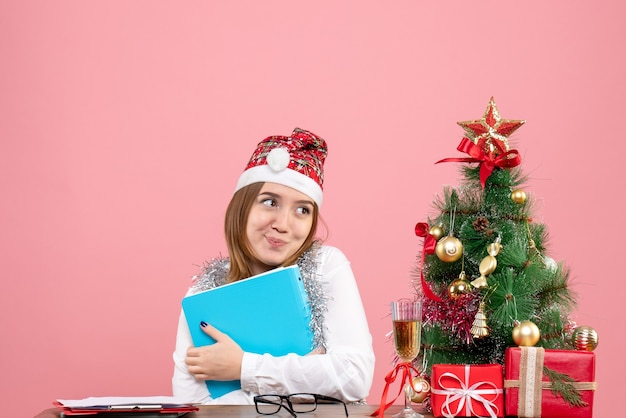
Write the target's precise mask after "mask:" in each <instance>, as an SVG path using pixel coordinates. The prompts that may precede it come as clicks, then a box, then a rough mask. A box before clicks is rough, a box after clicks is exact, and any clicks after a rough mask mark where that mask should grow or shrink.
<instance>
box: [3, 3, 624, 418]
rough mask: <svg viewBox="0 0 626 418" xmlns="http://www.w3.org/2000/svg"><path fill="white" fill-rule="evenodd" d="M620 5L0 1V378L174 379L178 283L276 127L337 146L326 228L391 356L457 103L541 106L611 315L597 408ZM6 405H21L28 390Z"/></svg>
mask: <svg viewBox="0 0 626 418" xmlns="http://www.w3.org/2000/svg"><path fill="white" fill-rule="evenodd" d="M625 12H626V6H624V4H623V2H620V1H617V0H615V1H595V2H590V1H578V0H576V1H572V0H568V1H550V2H547V1H525V2H507V1H439V2H425V1H393V2H378V1H376V2H372V1H332V2H331V1H321V2H319V1H318V2H315V3H313V2H310V3H309V2H287V1H249V2H246V1H223V2H217V1H215V2H204V1H185V2H170V1H153V0H151V1H111V0H106V1H84V0H80V1H79V0H77V1H32V0H28V1H7V0H2V1H1V2H0V57H1V60H2V62H1V65H0V141H1V145H2V150H1V151H0V192H1V194H0V196H1V197H0V271H1V272H2V289H3V290H2V291H0V326H1V329H2V337H1V338H2V343H1V344H0V370H2V379H1V383H0V385H2V390H1V391H0V397H1V398H2V405H3V415H6V416H32V415H34V414H36V413H37V412H38V411H40V410H42V409H44V408H47V407H49V406H51V402H52V401H53V400H54V399H56V398H66V399H67V398H82V397H86V396H108V395H125V396H148V395H168V394H170V393H171V392H170V390H171V389H170V377H171V374H172V361H171V353H172V351H173V348H174V336H175V331H176V323H177V319H178V313H179V306H180V305H179V304H180V299H181V297H182V296H183V294H184V292H185V290H186V288H187V286H188V285H189V278H190V277H191V276H192V275H193V274H194V273H195V272H196V271H197V265H198V264H200V263H202V262H203V261H204V260H205V259H207V258H208V257H212V256H216V255H218V254H219V253H224V252H225V245H224V243H223V239H222V217H223V213H224V209H225V206H226V202H227V200H228V199H229V197H230V195H231V193H232V190H233V188H234V185H235V181H236V178H237V176H238V175H239V174H240V172H241V171H242V169H243V166H244V165H245V163H246V162H247V159H248V158H249V156H250V154H251V152H252V150H253V148H254V146H255V145H256V143H257V142H258V141H259V140H261V139H263V138H264V137H265V136H268V135H270V134H288V133H290V132H291V130H292V129H293V128H294V127H296V126H299V127H302V128H305V129H310V130H312V131H314V132H316V133H318V134H319V135H321V136H323V137H324V138H326V139H327V140H328V142H329V145H330V156H329V158H328V160H327V165H326V167H327V169H326V176H327V177H326V178H327V184H326V188H325V199H326V200H325V204H324V207H323V209H322V214H323V217H324V219H325V220H326V222H327V224H328V226H329V231H328V239H327V242H328V243H329V244H332V245H336V246H338V247H340V248H342V249H343V250H344V252H345V253H346V254H347V255H348V256H349V258H350V259H351V261H352V265H353V268H354V271H355V273H356V276H357V280H358V282H359V285H360V289H361V291H362V297H363V300H364V303H365V306H366V309H367V314H368V318H369V321H370V327H371V331H372V333H373V335H374V340H375V350H376V354H377V365H376V374H375V383H374V386H373V388H372V391H371V394H370V397H369V398H368V401H369V403H378V402H380V395H381V392H382V388H383V377H384V375H385V374H386V372H387V371H388V370H389V369H390V368H391V360H392V347H391V345H390V343H389V342H388V341H387V339H386V337H385V334H386V333H387V332H388V331H389V330H390V325H389V318H388V316H387V315H388V302H389V301H391V300H392V299H395V298H400V297H404V296H410V295H411V293H412V291H411V287H410V279H409V272H410V270H411V269H412V268H413V266H414V264H415V262H416V256H417V252H418V250H419V248H420V246H421V239H418V238H417V237H416V236H415V235H414V233H413V228H414V225H415V224H416V223H417V222H419V221H425V220H426V218H427V216H428V214H429V213H431V209H432V206H431V203H432V201H433V199H434V198H435V196H436V194H437V193H440V192H441V191H442V189H443V186H444V185H447V184H448V185H458V184H459V183H458V180H459V174H458V171H457V170H458V165H456V164H443V165H434V162H435V161H437V160H439V159H441V158H445V157H456V156H460V153H458V152H457V151H456V146H457V145H458V143H459V141H460V139H461V136H462V133H463V131H462V129H461V128H460V127H459V126H457V125H456V122H457V121H461V120H468V119H475V118H480V117H481V116H482V114H483V112H484V110H485V108H486V106H487V103H488V101H489V98H490V97H491V96H494V97H495V100H496V103H497V104H498V107H499V110H500V113H501V115H502V116H503V117H504V118H510V119H526V120H527V123H526V125H524V126H523V127H522V128H521V129H520V130H518V131H517V132H516V133H515V134H514V138H513V145H514V148H516V149H518V150H519V151H520V153H521V155H522V157H523V166H522V167H523V168H524V170H525V171H526V172H527V173H528V174H529V177H530V181H529V182H528V184H527V185H526V187H525V189H526V191H527V192H528V193H529V194H530V195H531V196H532V197H533V198H534V199H535V200H536V201H537V207H536V216H535V218H536V220H537V221H539V222H543V223H545V224H546V225H547V226H548V230H549V232H550V236H551V240H550V243H549V245H550V252H549V255H550V256H552V257H553V258H555V259H556V260H559V261H565V262H566V263H567V264H568V265H569V266H570V268H571V270H572V278H573V282H574V284H573V286H574V289H575V290H576V291H577V292H578V294H579V305H578V308H577V310H576V312H575V319H576V320H577V322H578V323H579V324H581V325H582V324H587V325H591V326H593V327H595V328H596V329H597V331H598V333H599V335H600V345H599V348H598V349H597V350H596V354H597V382H598V385H599V390H598V391H597V393H596V405H595V415H596V416H609V414H610V413H611V412H613V411H614V410H615V408H612V405H611V399H614V400H617V399H619V398H618V397H619V396H620V395H621V394H622V392H623V389H622V388H623V385H622V382H623V376H622V374H623V372H624V371H625V370H624V363H623V355H622V352H623V349H624V344H625V339H624V325H623V321H624V313H623V312H624V310H623V301H624V284H623V283H624V280H623V278H622V276H621V275H622V274H624V273H623V270H624V268H623V265H622V264H620V262H619V260H620V259H621V257H623V253H624V247H625V246H624V238H623V235H624V231H623V226H622V225H623V222H622V214H623V213H624V209H626V208H625V207H624V203H623V196H622V194H623V192H624V191H623V186H624V180H623V174H622V173H621V172H620V171H619V170H620V169H621V168H622V166H623V162H622V160H623V158H624V155H625V154H624V151H625V146H624V132H623V131H624V129H623V127H622V126H621V123H623V120H624V112H623V109H624V106H623V100H624V97H626V88H625V87H626V82H625V81H624V74H626V64H625V59H624V51H623V48H624V40H625V39H626V26H625V25H624V18H625V17H626V13H625ZM7 405H8V407H7Z"/></svg>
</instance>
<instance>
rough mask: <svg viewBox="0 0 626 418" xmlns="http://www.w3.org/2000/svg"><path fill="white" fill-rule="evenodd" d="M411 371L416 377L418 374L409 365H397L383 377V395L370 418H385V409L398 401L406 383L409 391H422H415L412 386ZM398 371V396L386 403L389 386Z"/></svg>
mask: <svg viewBox="0 0 626 418" xmlns="http://www.w3.org/2000/svg"><path fill="white" fill-rule="evenodd" d="M411 370H413V371H414V372H415V374H416V375H417V374H418V372H417V369H416V368H415V367H413V366H412V365H411V363H398V364H396V367H394V368H393V370H392V371H390V372H389V373H387V376H385V389H383V395H382V397H381V398H380V406H379V407H378V409H377V410H375V411H374V412H372V415H370V416H372V417H375V416H378V417H379V418H383V417H384V416H385V409H387V408H389V407H390V406H391V405H393V403H394V402H395V401H396V399H398V396H400V394H401V393H402V391H403V390H404V385H405V384H406V382H407V381H408V382H409V384H410V385H411V389H413V391H414V392H415V393H420V392H421V391H422V389H420V390H417V389H416V388H415V386H413V379H412V378H411ZM400 371H402V381H401V382H400V383H401V385H400V389H399V390H398V394H397V395H396V396H395V397H394V398H393V399H392V400H391V401H390V402H387V392H389V385H391V384H392V383H393V382H395V381H396V377H398V373H399V372H400Z"/></svg>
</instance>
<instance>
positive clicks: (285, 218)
mask: <svg viewBox="0 0 626 418" xmlns="http://www.w3.org/2000/svg"><path fill="white" fill-rule="evenodd" d="M288 224H289V213H288V211H286V210H284V209H282V208H280V207H278V208H276V211H275V212H274V219H273V221H272V228H274V229H276V230H277V231H285V230H287V225H288Z"/></svg>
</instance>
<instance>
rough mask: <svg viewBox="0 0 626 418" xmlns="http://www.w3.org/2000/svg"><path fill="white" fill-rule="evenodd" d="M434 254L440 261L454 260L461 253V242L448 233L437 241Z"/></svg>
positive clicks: (450, 261)
mask: <svg viewBox="0 0 626 418" xmlns="http://www.w3.org/2000/svg"><path fill="white" fill-rule="evenodd" d="M435 254H437V257H439V259H440V260H441V261H444V262H446V263H452V262H455V261H457V260H458V259H459V258H461V256H462V255H463V244H462V243H461V240H459V239H458V238H456V237H454V236H452V235H448V236H447V237H444V238H441V239H440V240H439V241H438V242H437V246H435Z"/></svg>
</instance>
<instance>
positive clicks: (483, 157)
mask: <svg viewBox="0 0 626 418" xmlns="http://www.w3.org/2000/svg"><path fill="white" fill-rule="evenodd" d="M456 149H458V150H459V151H461V152H464V153H466V154H469V155H470V158H468V157H464V158H444V159H443V160H439V161H437V162H436V163H435V164H439V163H447V162H461V163H480V184H482V186H483V188H484V187H485V182H486V181H487V178H489V176H490V175H491V173H492V172H493V170H494V168H496V167H498V168H512V167H516V166H518V165H520V164H521V162H522V157H520V155H519V152H517V150H510V151H507V152H505V153H504V154H500V155H497V156H495V158H494V156H492V155H489V154H486V153H485V152H484V151H483V149H482V148H481V147H480V146H478V145H476V144H475V143H473V142H472V141H471V140H470V139H468V138H463V139H462V140H461V143H460V144H459V146H458V147H456Z"/></svg>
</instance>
